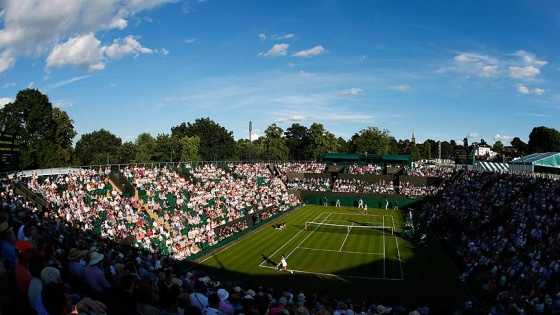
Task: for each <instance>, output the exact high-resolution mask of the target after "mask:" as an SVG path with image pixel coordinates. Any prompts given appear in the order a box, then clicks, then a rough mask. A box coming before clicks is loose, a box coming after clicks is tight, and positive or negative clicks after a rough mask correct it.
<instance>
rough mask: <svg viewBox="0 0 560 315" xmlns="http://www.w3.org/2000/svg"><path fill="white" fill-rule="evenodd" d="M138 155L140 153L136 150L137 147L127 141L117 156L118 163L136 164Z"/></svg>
mask: <svg viewBox="0 0 560 315" xmlns="http://www.w3.org/2000/svg"><path fill="white" fill-rule="evenodd" d="M137 153H138V149H137V148H136V145H135V144H134V143H133V142H131V141H127V142H125V143H123V144H122V145H121V147H120V148H119V152H118V154H117V156H118V158H117V162H118V163H125V164H128V163H134V162H136V160H135V159H136V155H137Z"/></svg>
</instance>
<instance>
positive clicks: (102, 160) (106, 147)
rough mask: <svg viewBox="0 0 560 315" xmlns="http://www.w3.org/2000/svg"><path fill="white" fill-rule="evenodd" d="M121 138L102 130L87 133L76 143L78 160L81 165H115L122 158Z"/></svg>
mask: <svg viewBox="0 0 560 315" xmlns="http://www.w3.org/2000/svg"><path fill="white" fill-rule="evenodd" d="M121 145H122V140H121V138H119V137H117V136H115V135H114V134H112V133H111V132H109V131H107V130H105V129H100V130H96V131H93V132H92V133H85V134H83V135H82V136H81V137H80V140H78V142H76V149H75V153H76V158H77V160H78V162H79V163H80V165H102V164H114V163H116V162H117V161H118V160H119V158H120V155H119V153H120V147H121Z"/></svg>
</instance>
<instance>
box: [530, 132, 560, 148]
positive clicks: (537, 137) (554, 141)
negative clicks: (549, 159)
mask: <svg viewBox="0 0 560 315" xmlns="http://www.w3.org/2000/svg"><path fill="white" fill-rule="evenodd" d="M528 149H529V151H528V153H540V152H558V151H560V132H559V131H558V130H556V129H554V128H548V127H544V126H540V127H535V128H533V130H532V131H531V133H530V134H529V143H528Z"/></svg>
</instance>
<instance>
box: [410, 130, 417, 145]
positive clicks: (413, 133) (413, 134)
mask: <svg viewBox="0 0 560 315" xmlns="http://www.w3.org/2000/svg"><path fill="white" fill-rule="evenodd" d="M410 141H412V143H413V144H416V132H414V128H412V138H411V139H410Z"/></svg>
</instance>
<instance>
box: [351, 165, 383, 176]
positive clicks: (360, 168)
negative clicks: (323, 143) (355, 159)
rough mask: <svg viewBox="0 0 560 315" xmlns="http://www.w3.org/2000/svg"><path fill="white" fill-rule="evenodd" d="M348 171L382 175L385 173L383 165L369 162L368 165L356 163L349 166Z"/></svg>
mask: <svg viewBox="0 0 560 315" xmlns="http://www.w3.org/2000/svg"><path fill="white" fill-rule="evenodd" d="M348 173H349V174H375V175H381V174H383V167H381V166H379V165H377V164H367V165H359V164H357V163H354V164H352V165H350V166H348Z"/></svg>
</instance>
